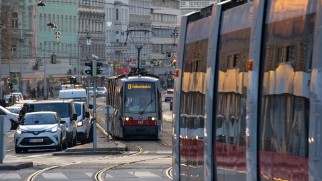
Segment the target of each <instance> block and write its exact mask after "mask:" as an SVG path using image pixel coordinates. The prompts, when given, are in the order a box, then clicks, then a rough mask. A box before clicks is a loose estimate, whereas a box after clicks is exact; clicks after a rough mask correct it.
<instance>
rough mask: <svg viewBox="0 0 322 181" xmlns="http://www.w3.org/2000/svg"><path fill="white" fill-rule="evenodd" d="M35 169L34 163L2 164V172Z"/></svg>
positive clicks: (0, 164)
mask: <svg viewBox="0 0 322 181" xmlns="http://www.w3.org/2000/svg"><path fill="white" fill-rule="evenodd" d="M29 167H33V162H17V163H0V170H20V169H24V168H29Z"/></svg>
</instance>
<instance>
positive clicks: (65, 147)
mask: <svg viewBox="0 0 322 181" xmlns="http://www.w3.org/2000/svg"><path fill="white" fill-rule="evenodd" d="M67 148H68V142H67V140H65V141H64V144H63V149H64V150H65V149H67Z"/></svg>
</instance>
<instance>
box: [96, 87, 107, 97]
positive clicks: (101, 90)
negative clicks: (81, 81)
mask: <svg viewBox="0 0 322 181" xmlns="http://www.w3.org/2000/svg"><path fill="white" fill-rule="evenodd" d="M96 90H97V96H104V97H105V94H106V88H105V87H97V89H96Z"/></svg>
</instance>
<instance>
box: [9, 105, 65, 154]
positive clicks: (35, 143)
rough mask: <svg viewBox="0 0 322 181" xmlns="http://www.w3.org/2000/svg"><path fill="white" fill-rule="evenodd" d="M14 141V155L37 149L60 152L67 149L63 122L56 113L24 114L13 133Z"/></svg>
mask: <svg viewBox="0 0 322 181" xmlns="http://www.w3.org/2000/svg"><path fill="white" fill-rule="evenodd" d="M14 140H15V151H16V153H21V152H22V151H24V152H27V151H28V149H39V148H55V149H56V150H57V151H61V150H63V149H64V148H67V139H66V126H65V121H62V120H61V118H60V116H59V115H58V113H56V112H51V111H44V112H33V113H26V115H25V116H24V119H23V122H22V124H21V125H20V126H19V127H18V128H17V130H16V131H15V134H14Z"/></svg>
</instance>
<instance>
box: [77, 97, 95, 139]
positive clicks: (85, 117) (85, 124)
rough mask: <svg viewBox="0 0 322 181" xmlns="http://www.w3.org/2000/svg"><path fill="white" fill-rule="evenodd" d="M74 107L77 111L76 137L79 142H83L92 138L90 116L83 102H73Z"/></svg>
mask: <svg viewBox="0 0 322 181" xmlns="http://www.w3.org/2000/svg"><path fill="white" fill-rule="evenodd" d="M75 109H76V113H77V120H76V122H77V139H78V141H80V142H81V144H85V143H87V142H89V141H92V139H93V135H92V127H93V122H92V116H91V115H90V113H89V110H88V108H87V104H86V103H85V102H75Z"/></svg>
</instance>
